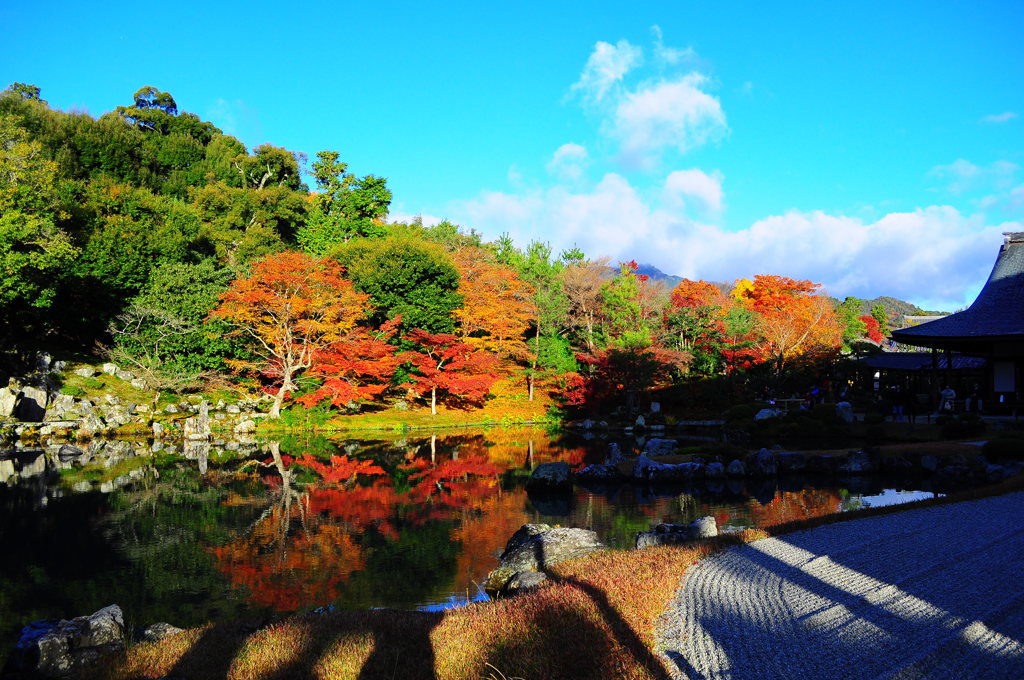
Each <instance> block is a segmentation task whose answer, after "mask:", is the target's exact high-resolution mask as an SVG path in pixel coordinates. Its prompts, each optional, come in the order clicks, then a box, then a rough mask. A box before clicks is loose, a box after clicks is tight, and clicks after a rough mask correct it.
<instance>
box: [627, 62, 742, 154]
mask: <svg viewBox="0 0 1024 680" xmlns="http://www.w3.org/2000/svg"><path fill="white" fill-rule="evenodd" d="M707 82H708V79H707V77H706V76H704V75H702V74H700V73H689V74H687V75H685V76H683V77H681V78H679V79H677V80H674V81H665V82H658V83H653V84H650V85H647V86H645V87H641V88H639V89H637V90H635V91H633V92H629V93H627V94H626V95H625V96H624V97H623V98H622V100H621V101H620V102H619V105H618V106H617V107H616V110H615V118H614V122H613V124H612V130H613V134H614V135H615V136H616V137H618V138H619V139H620V140H621V141H622V153H623V156H624V157H625V158H626V159H627V160H630V161H633V162H643V161H645V160H650V157H651V156H652V154H657V153H658V152H660V151H661V150H662V149H664V148H674V149H676V150H678V151H679V152H686V151H689V150H690V149H692V148H694V147H697V146H700V145H702V144H704V143H706V142H708V141H711V140H714V139H718V138H720V137H721V136H722V135H724V134H725V132H726V131H727V129H728V126H727V125H726V121H725V113H724V112H723V111H722V106H721V104H720V103H719V101H718V99H716V98H715V97H713V96H711V95H709V94H708V93H707V92H705V91H704V90H703V89H702V88H703V87H704V86H705V85H706V84H707Z"/></svg>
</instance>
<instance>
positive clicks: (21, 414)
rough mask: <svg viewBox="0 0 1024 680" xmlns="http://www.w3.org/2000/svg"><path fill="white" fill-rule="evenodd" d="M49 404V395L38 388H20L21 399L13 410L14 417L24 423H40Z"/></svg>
mask: <svg viewBox="0 0 1024 680" xmlns="http://www.w3.org/2000/svg"><path fill="white" fill-rule="evenodd" d="M48 403H50V395H48V394H47V393H46V390H44V389H42V388H40V387H32V386H25V387H22V388H21V398H20V399H18V405H17V407H16V408H15V409H14V416H15V417H16V418H18V420H21V421H23V422H26V423H40V422H42V420H43V417H44V416H45V415H46V405H47V404H48Z"/></svg>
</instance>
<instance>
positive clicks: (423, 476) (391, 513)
mask: <svg viewBox="0 0 1024 680" xmlns="http://www.w3.org/2000/svg"><path fill="white" fill-rule="evenodd" d="M606 450H607V445H606V444H603V443H599V442H597V443H593V442H592V443H588V442H585V441H583V440H580V441H579V442H567V441H561V440H553V439H551V438H549V437H546V436H545V435H544V434H543V433H541V432H538V431H533V430H526V429H524V430H491V431H487V432H477V433H471V434H468V433H467V434H456V435H448V436H443V437H442V436H425V437H395V438H391V439H388V440H376V441H355V440H345V441H335V442H331V441H327V440H325V439H302V438H297V439H285V440H282V441H280V442H257V441H254V440H250V441H238V442H231V443H228V444H221V445H218V444H214V445H210V444H206V443H204V444H200V445H188V446H185V447H160V446H159V445H157V446H155V447H154V446H151V445H147V444H141V443H129V442H116V441H115V442H100V441H97V442H91V443H89V444H83V445H82V446H81V447H79V448H69V447H64V448H61V447H49V448H35V449H20V450H15V451H7V452H2V453H0V512H2V513H3V520H4V521H3V522H0V541H2V545H4V546H5V551H4V552H5V555H6V556H5V559H4V560H2V561H0V592H3V593H4V594H5V596H4V597H3V598H0V628H2V630H0V634H2V636H3V640H0V645H2V649H7V648H9V646H10V645H9V644H8V643H9V642H10V640H11V637H12V636H13V635H15V633H16V631H17V630H18V629H19V628H20V626H21V625H22V624H23V623H24V622H26V621H30V620H33V619H39V618H49V617H67V616H72V615H78V614H82V613H86V612H91V611H95V610H96V609H98V608H100V607H102V606H105V605H107V604H111V603H112V602H116V603H118V604H120V605H121V606H122V608H124V609H125V611H126V612H127V613H128V616H129V617H130V618H131V619H132V623H133V624H137V625H144V624H148V623H152V622H155V621H159V620H163V621H169V622H171V623H174V624H175V625H179V626H194V625H199V624H202V623H204V622H206V621H210V620H219V619H225V618H238V619H247V620H255V621H263V620H266V619H268V618H272V617H274V616H276V615H280V614H283V613H289V612H293V611H298V610H305V609H312V608H316V607H320V606H325V605H333V606H335V607H339V608H366V607H384V606H386V607H402V608H438V607H444V606H452V605H453V604H459V603H462V602H465V601H467V600H475V599H480V598H481V596H482V591H481V588H480V586H479V585H478V584H480V583H482V582H483V579H484V577H485V576H486V574H487V573H488V571H490V570H491V569H492V568H493V567H494V566H495V565H496V556H497V554H498V553H500V552H501V550H502V548H503V547H504V544H505V542H506V540H507V539H508V537H509V536H510V535H511V534H512V533H513V532H514V531H515V530H516V529H517V528H519V526H521V525H522V524H524V523H527V522H547V523H550V524H560V525H563V526H578V527H586V528H592V529H594V530H595V531H597V533H598V535H599V536H600V537H601V538H602V540H604V541H605V542H606V543H608V544H609V545H612V546H615V547H631V546H632V545H633V542H634V539H635V534H636V533H637V532H639V531H646V530H648V529H649V528H650V526H651V525H652V524H655V523H659V522H677V523H682V522H689V521H691V520H693V519H695V518H697V517H701V516H706V515H713V516H715V517H716V519H717V520H718V522H719V524H720V525H722V526H733V527H745V526H761V525H770V524H777V523H780V522H784V521H789V520H793V519H804V518H808V517H814V516H818V515H822V514H828V513H832V512H836V511H838V510H840V509H842V508H843V507H844V506H849V505H850V499H851V498H855V497H857V496H856V495H857V494H870V493H877V492H879V491H881V487H880V486H877V488H876V486H875V485H879V484H880V482H875V481H873V480H871V479H870V478H861V479H860V480H844V481H843V482H842V484H841V485H836V484H835V482H832V483H830V485H827V486H815V485H814V484H810V483H807V480H803V479H792V478H791V479H783V480H782V481H781V482H776V481H775V480H770V481H763V480H762V481H755V480H728V481H722V482H719V483H717V484H710V485H702V486H693V487H685V486H675V487H671V486H649V485H639V484H629V483H618V484H612V485H605V486H603V487H602V486H599V485H598V486H594V487H592V488H582V487H577V488H575V489H574V490H573V491H572V492H571V493H565V494H560V495H547V496H544V495H532V496H531V495H529V494H527V493H526V491H525V490H524V487H523V482H524V481H525V479H526V478H527V477H528V476H529V473H530V471H531V470H532V468H533V467H535V466H536V465H538V464H540V463H543V462H549V461H555V460H564V461H567V462H569V463H570V464H571V465H572V466H574V467H578V466H581V465H583V464H585V463H592V462H599V461H600V460H602V459H603V458H604V454H605V452H606ZM780 484H781V486H780Z"/></svg>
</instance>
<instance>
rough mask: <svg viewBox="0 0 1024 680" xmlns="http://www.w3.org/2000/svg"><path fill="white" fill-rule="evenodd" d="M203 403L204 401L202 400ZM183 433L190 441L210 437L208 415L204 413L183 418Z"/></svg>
mask: <svg viewBox="0 0 1024 680" xmlns="http://www.w3.org/2000/svg"><path fill="white" fill-rule="evenodd" d="M203 404H204V405H205V404H206V402H205V401H204V402H203ZM182 430H183V432H184V435H185V439H188V440H192V441H201V440H208V439H210V417H209V416H208V415H205V414H200V415H198V416H192V417H191V418H186V419H185V424H184V426H183V427H182Z"/></svg>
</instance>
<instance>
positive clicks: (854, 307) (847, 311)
mask: <svg viewBox="0 0 1024 680" xmlns="http://www.w3.org/2000/svg"><path fill="white" fill-rule="evenodd" d="M863 305H864V301H863V300H861V299H859V298H855V297H847V298H846V299H844V300H843V301H842V302H840V303H839V304H838V305H836V318H837V319H838V320H839V326H840V327H841V328H842V329H843V336H842V342H843V346H842V351H843V352H845V353H849V352H850V351H851V350H852V346H853V343H854V341H856V340H860V339H861V338H863V337H864V334H865V333H866V332H867V327H866V326H865V325H864V322H863V321H861V320H860V318H859V317H860V316H861V311H860V310H861V307H862V306H863Z"/></svg>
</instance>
